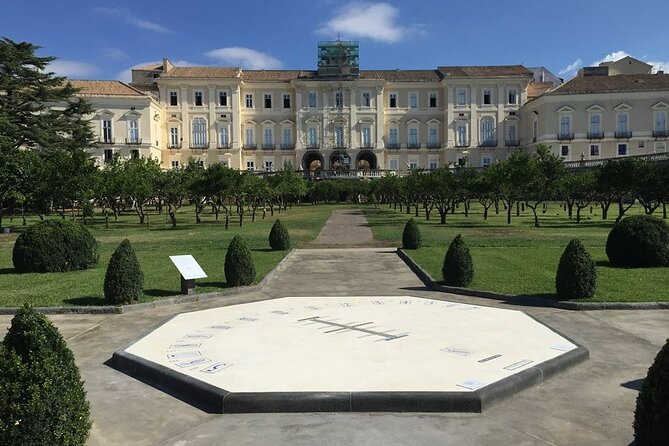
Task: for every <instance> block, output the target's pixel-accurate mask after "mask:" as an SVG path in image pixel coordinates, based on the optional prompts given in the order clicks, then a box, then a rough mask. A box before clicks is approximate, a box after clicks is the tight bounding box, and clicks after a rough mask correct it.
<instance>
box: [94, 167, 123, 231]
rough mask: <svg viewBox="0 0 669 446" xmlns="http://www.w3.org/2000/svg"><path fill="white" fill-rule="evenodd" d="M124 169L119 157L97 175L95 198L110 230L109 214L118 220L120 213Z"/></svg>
mask: <svg viewBox="0 0 669 446" xmlns="http://www.w3.org/2000/svg"><path fill="white" fill-rule="evenodd" d="M122 169H123V166H122V165H121V161H120V159H119V157H118V156H114V158H112V160H111V162H110V163H109V164H106V165H105V166H104V168H103V169H101V170H98V171H97V173H96V175H95V186H94V188H93V190H94V192H93V198H94V199H95V203H96V204H97V205H98V206H99V207H100V209H101V210H102V214H103V215H104V216H105V227H107V228H109V213H110V212H111V213H112V214H113V215H114V219H115V220H116V219H118V214H119V212H120V205H121V203H122V197H123V179H122Z"/></svg>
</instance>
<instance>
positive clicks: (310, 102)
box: [307, 91, 317, 108]
mask: <svg viewBox="0 0 669 446" xmlns="http://www.w3.org/2000/svg"><path fill="white" fill-rule="evenodd" d="M307 104H308V106H309V107H310V108H315V107H316V106H317V102H316V92H315V91H310V92H309V96H308V102H307Z"/></svg>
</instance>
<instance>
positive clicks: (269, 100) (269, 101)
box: [265, 93, 272, 108]
mask: <svg viewBox="0 0 669 446" xmlns="http://www.w3.org/2000/svg"><path fill="white" fill-rule="evenodd" d="M265 108H272V94H271V93H265Z"/></svg>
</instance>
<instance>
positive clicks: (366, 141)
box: [362, 125, 372, 147]
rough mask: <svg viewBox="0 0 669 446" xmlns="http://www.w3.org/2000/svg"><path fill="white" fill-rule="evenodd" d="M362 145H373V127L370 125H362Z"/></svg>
mask: <svg viewBox="0 0 669 446" xmlns="http://www.w3.org/2000/svg"><path fill="white" fill-rule="evenodd" d="M362 146H363V147H371V146H372V129H371V127H369V126H368V125H366V126H363V127H362Z"/></svg>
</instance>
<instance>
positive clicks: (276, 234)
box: [269, 220, 290, 251]
mask: <svg viewBox="0 0 669 446" xmlns="http://www.w3.org/2000/svg"><path fill="white" fill-rule="evenodd" d="M269 246H271V247H272V250H274V251H285V250H286V249H290V235H289V234H288V229H286V226H285V225H284V224H283V223H282V222H281V220H277V221H275V222H274V224H273V225H272V230H271V231H269Z"/></svg>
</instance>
